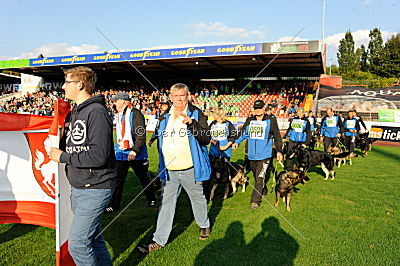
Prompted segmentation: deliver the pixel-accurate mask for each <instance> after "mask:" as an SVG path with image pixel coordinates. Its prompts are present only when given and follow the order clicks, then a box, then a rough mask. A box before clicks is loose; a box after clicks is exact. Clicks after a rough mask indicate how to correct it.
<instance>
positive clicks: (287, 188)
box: [275, 169, 310, 211]
mask: <svg viewBox="0 0 400 266" xmlns="http://www.w3.org/2000/svg"><path fill="white" fill-rule="evenodd" d="M308 180H310V179H309V178H308V177H307V176H306V174H305V172H304V171H301V170H300V169H295V170H293V171H290V172H287V171H282V172H280V173H279V175H277V176H276V186H275V195H276V201H275V207H278V205H279V198H283V201H284V202H285V203H286V210H287V211H291V209H290V198H291V195H292V193H293V191H294V188H295V187H296V185H297V184H300V183H301V184H303V185H304V184H305V183H306V181H308Z"/></svg>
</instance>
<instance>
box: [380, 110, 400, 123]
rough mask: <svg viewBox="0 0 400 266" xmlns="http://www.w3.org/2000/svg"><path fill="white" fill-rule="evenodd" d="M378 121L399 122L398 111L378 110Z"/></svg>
mask: <svg viewBox="0 0 400 266" xmlns="http://www.w3.org/2000/svg"><path fill="white" fill-rule="evenodd" d="M378 120H379V121H382V122H400V110H397V109H380V110H379V112H378Z"/></svg>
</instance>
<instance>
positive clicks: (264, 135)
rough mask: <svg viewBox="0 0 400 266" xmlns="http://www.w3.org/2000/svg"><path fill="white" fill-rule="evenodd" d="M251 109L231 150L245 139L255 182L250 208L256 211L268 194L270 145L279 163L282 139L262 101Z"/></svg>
mask: <svg viewBox="0 0 400 266" xmlns="http://www.w3.org/2000/svg"><path fill="white" fill-rule="evenodd" d="M253 108H254V111H253V113H254V115H253V116H250V117H249V118H247V119H246V122H245V123H244V125H243V127H242V128H241V130H240V131H239V134H238V135H239V137H238V139H237V140H236V141H235V143H234V144H232V148H233V150H236V149H237V147H238V146H239V144H240V143H241V142H242V141H243V140H245V139H247V141H248V158H249V161H250V168H251V170H252V172H253V175H254V177H255V180H256V183H255V186H254V191H253V194H252V196H251V204H250V208H252V209H257V208H258V207H259V206H260V204H261V200H262V197H263V196H265V195H267V192H268V190H267V187H266V183H267V182H268V178H269V174H270V173H269V172H270V170H271V167H270V166H271V163H272V144H275V148H276V151H277V159H278V160H279V161H281V160H282V158H283V156H282V138H281V134H280V132H279V128H278V123H277V121H276V118H274V117H271V116H268V115H266V114H265V103H264V102H263V101H262V100H257V101H255V102H254V105H253ZM266 177H267V180H265V179H266Z"/></svg>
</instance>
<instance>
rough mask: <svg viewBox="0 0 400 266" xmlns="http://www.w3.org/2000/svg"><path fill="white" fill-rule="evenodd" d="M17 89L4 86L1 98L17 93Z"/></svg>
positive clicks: (0, 91)
mask: <svg viewBox="0 0 400 266" xmlns="http://www.w3.org/2000/svg"><path fill="white" fill-rule="evenodd" d="M16 91H17V89H16V88H15V87H14V86H11V85H10V86H3V87H2V88H1V90H0V96H5V95H7V94H11V93H14V92H16Z"/></svg>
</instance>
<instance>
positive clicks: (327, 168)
mask: <svg viewBox="0 0 400 266" xmlns="http://www.w3.org/2000/svg"><path fill="white" fill-rule="evenodd" d="M289 158H290V159H291V158H296V159H297V163H298V167H299V169H300V170H302V171H304V172H305V173H307V171H308V170H309V169H310V168H311V167H314V166H317V165H321V167H322V170H323V171H324V173H325V180H327V179H328V178H329V176H332V180H333V179H335V175H336V172H335V170H334V169H333V167H334V166H335V163H334V160H333V158H334V157H332V156H331V155H329V154H328V153H327V152H324V151H315V150H314V151H308V150H306V149H305V148H303V147H302V146H297V147H296V149H294V151H293V152H292V153H291V154H290V156H289Z"/></svg>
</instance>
